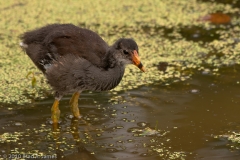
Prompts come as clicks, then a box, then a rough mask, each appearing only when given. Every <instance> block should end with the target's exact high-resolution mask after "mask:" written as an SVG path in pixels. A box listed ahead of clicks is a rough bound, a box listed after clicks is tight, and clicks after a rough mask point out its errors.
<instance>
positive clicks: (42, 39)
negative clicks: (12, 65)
mask: <svg viewBox="0 0 240 160" xmlns="http://www.w3.org/2000/svg"><path fill="white" fill-rule="evenodd" d="M21 39H22V43H21V46H22V48H23V49H24V50H25V51H26V53H27V55H28V56H29V57H30V58H31V60H32V61H33V62H34V64H35V65H36V66H37V67H38V68H39V69H40V70H41V71H42V72H43V73H44V74H45V76H46V78H47V80H48V82H49V84H50V85H51V86H52V87H53V89H54V90H55V91H56V95H55V99H56V100H60V99H61V97H62V96H63V95H64V94H66V93H72V92H75V93H81V92H82V91H84V90H92V91H104V90H110V89H113V88H114V87H116V86H117V85H118V84H119V82H120V81H121V79H122V77H123V74H124V69H125V66H126V64H134V65H136V66H138V68H139V69H141V70H142V71H144V68H143V65H142V64H141V62H140V59H139V57H138V46H137V43H136V42H135V41H134V40H133V39H124V38H121V39H119V40H118V41H116V42H115V43H114V44H113V45H112V46H108V44H107V43H106V42H105V41H104V40H103V39H102V38H101V37H100V36H99V35H98V34H96V33H95V32H93V31H91V30H88V29H83V28H79V27H77V26H74V25H72V24H52V25H47V26H45V27H42V28H40V29H36V30H33V31H30V32H26V33H24V34H23V35H22V37H21ZM77 98H78V97H77ZM74 99H76V98H74ZM71 105H73V104H71ZM74 107H75V108H76V105H75V106H74Z"/></svg>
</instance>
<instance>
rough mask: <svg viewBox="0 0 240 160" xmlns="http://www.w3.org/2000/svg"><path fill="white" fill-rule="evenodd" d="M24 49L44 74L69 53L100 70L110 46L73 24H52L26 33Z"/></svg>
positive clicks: (94, 34) (24, 35)
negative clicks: (47, 67) (54, 62)
mask: <svg viewBox="0 0 240 160" xmlns="http://www.w3.org/2000/svg"><path fill="white" fill-rule="evenodd" d="M21 38H22V41H23V44H24V46H23V48H24V49H25V50H26V53H27V54H28V56H29V57H30V58H31V59H32V61H33V62H34V63H35V65H36V66H37V67H38V68H39V69H40V70H42V71H43V72H45V69H46V66H47V65H48V64H50V63H51V62H52V60H57V59H58V58H59V57H62V56H64V55H67V54H73V55H74V56H78V57H82V58H84V59H87V60H88V61H90V62H91V63H92V64H93V65H96V66H98V67H101V65H102V64H101V59H102V57H103V56H104V55H105V54H106V52H107V49H108V45H107V43H106V42H105V41H104V40H103V39H102V38H101V37H100V36H99V35H98V34H96V33H95V32H93V31H90V30H88V29H83V28H79V27H76V26H74V25H72V24H52V25H47V26H45V27H42V28H40V29H36V30H33V31H30V32H26V33H24V34H23V36H22V37H21Z"/></svg>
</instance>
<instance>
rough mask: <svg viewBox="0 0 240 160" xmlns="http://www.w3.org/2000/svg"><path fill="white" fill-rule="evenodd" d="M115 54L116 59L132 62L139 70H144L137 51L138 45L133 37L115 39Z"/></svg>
mask: <svg viewBox="0 0 240 160" xmlns="http://www.w3.org/2000/svg"><path fill="white" fill-rule="evenodd" d="M113 47H114V49H115V54H114V56H115V57H116V59H117V61H118V62H120V63H122V64H123V65H126V64H134V65H136V66H137V67H138V68H139V69H140V70H141V71H143V72H145V68H144V67H143V65H142V63H141V61H140V58H139V53H138V45H137V43H136V42H135V41H134V40H133V39H125V38H121V39H119V40H117V41H116V42H115V43H114V45H113Z"/></svg>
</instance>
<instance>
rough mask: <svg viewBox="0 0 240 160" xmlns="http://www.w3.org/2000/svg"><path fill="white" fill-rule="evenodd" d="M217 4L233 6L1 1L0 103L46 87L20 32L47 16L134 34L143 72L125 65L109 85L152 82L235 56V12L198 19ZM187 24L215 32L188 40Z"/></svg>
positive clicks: (44, 92) (110, 38) (39, 93)
mask: <svg viewBox="0 0 240 160" xmlns="http://www.w3.org/2000/svg"><path fill="white" fill-rule="evenodd" d="M216 11H222V12H223V13H229V14H232V15H234V14H236V13H239V9H238V8H233V7H232V6H231V5H226V4H218V3H214V2H200V1H197V0H190V1H189V0H181V1H174V0H169V1H165V0H150V1H137V2H136V1H133V0H128V1H124V3H118V2H117V1H106V0H97V1H93V0H83V1H81V2H79V1H74V0H69V1H64V0H60V1H57V2H56V1H30V0H19V1H15V0H9V1H1V2H0V14H1V16H2V18H1V19H0V26H1V27H0V28H1V30H0V39H1V43H2V44H1V46H0V55H1V56H0V75H1V76H0V83H1V84H2V85H1V86H0V103H2V104H6V103H16V104H25V103H30V102H32V101H33V100H38V99H43V98H46V97H48V96H49V95H50V94H51V88H50V87H49V85H48V84H47V83H46V81H45V78H44V76H43V75H42V74H41V73H40V72H39V71H38V70H37V68H36V67H35V66H34V64H33V63H32V62H31V60H30V59H29V58H28V57H27V55H26V54H25V53H24V52H23V51H22V50H21V48H20V47H19V43H20V39H19V36H20V35H21V34H22V33H24V32H26V31H28V30H32V29H35V28H38V27H41V26H44V25H46V24H51V23H73V24H75V25H78V26H81V27H85V28H89V29H91V30H94V31H95V32H97V33H98V34H100V35H101V36H102V37H103V39H105V40H106V41H107V42H108V43H109V44H112V43H113V42H114V41H115V40H116V39H118V38H120V37H133V38H134V39H135V40H136V41H137V43H138V45H139V48H140V57H141V60H142V62H143V64H144V66H145V68H146V69H147V72H146V73H141V72H140V71H139V70H138V69H137V68H136V67H134V66H129V67H128V68H127V69H126V73H125V76H124V78H123V80H122V82H121V83H120V85H119V86H118V87H117V88H115V89H114V90H113V92H114V93H115V92H117V91H122V90H129V89H133V88H137V87H139V86H142V85H149V84H152V83H156V82H157V83H162V84H163V85H169V84H171V83H174V82H178V81H184V80H186V79H188V78H190V77H191V75H192V74H194V72H193V70H199V71H205V70H206V69H209V73H210V74H213V75H218V74H219V71H218V70H216V69H217V68H219V67H222V66H227V65H233V64H239V58H240V43H239V41H240V40H239V37H240V35H239V34H240V27H239V24H240V18H239V16H238V17H237V16H236V17H231V19H232V20H231V23H232V24H231V25H218V26H215V25H213V24H209V23H203V22H199V21H197V19H199V17H203V16H205V15H207V14H208V13H213V12H216ZM193 26H197V27H199V28H201V29H202V30H203V31H204V33H205V32H207V33H208V32H209V33H208V35H209V36H210V37H211V31H212V30H214V32H215V34H217V35H219V38H218V39H214V40H212V41H210V42H207V43H205V42H204V41H201V40H199V41H197V42H196V41H191V40H188V39H187V38H186V37H184V36H185V35H183V34H181V32H180V31H181V29H182V28H184V29H186V30H188V28H191V27H193ZM194 32H195V34H193V35H191V36H192V39H194V37H197V36H200V37H201V30H194ZM159 62H167V63H168V67H167V69H166V71H165V72H163V71H159V70H158V69H157V66H158V64H159ZM29 73H32V74H31V76H30V75H29ZM26 77H28V78H26Z"/></svg>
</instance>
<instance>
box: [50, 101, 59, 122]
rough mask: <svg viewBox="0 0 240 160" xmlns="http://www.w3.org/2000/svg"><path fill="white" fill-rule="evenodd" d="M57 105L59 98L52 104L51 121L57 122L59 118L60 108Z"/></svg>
mask: <svg viewBox="0 0 240 160" xmlns="http://www.w3.org/2000/svg"><path fill="white" fill-rule="evenodd" d="M58 106H59V100H58V99H55V101H54V103H53V105H52V109H51V111H52V121H53V123H58V121H59V118H60V110H59V108H58Z"/></svg>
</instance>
